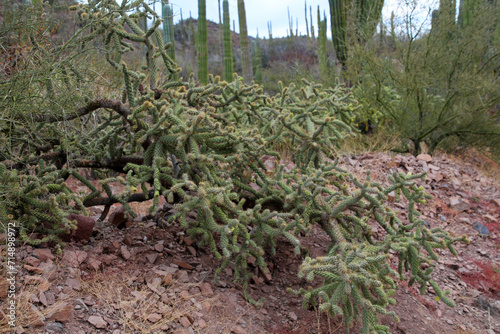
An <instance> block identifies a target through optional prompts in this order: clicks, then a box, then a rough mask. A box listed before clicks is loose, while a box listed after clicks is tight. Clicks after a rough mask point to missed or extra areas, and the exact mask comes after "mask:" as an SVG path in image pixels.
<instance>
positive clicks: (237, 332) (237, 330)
mask: <svg viewBox="0 0 500 334" xmlns="http://www.w3.org/2000/svg"><path fill="white" fill-rule="evenodd" d="M231 333H234V334H247V331H246V330H245V329H243V328H242V327H240V326H236V327H234V328H232V329H231Z"/></svg>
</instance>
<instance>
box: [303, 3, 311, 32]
mask: <svg viewBox="0 0 500 334" xmlns="http://www.w3.org/2000/svg"><path fill="white" fill-rule="evenodd" d="M304 13H305V17H306V33H307V39H309V38H311V37H310V35H309V22H308V21H307V1H304Z"/></svg>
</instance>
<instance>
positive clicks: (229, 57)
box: [222, 0, 234, 82]
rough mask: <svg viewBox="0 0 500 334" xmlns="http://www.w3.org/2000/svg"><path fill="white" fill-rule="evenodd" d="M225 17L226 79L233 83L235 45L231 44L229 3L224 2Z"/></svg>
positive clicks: (226, 0)
mask: <svg viewBox="0 0 500 334" xmlns="http://www.w3.org/2000/svg"><path fill="white" fill-rule="evenodd" d="M222 11H223V17H224V79H225V80H226V81H227V82H231V81H233V72H234V70H233V45H232V43H231V27H230V21H229V20H230V19H229V1H228V0H224V1H223V2H222Z"/></svg>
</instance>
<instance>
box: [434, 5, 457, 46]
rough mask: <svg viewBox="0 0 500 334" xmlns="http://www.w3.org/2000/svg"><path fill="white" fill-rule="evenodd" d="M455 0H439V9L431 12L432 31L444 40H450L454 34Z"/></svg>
mask: <svg viewBox="0 0 500 334" xmlns="http://www.w3.org/2000/svg"><path fill="white" fill-rule="evenodd" d="M455 17H456V0H440V1H439V10H434V11H433V12H432V30H431V31H432V32H433V33H434V34H438V35H439V36H441V37H442V38H444V40H447V41H451V40H452V39H453V37H454V36H455V31H456V24H455Z"/></svg>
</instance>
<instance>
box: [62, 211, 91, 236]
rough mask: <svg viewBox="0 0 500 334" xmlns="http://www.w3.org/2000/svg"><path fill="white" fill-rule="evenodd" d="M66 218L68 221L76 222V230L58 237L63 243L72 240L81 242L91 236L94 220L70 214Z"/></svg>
mask: <svg viewBox="0 0 500 334" xmlns="http://www.w3.org/2000/svg"><path fill="white" fill-rule="evenodd" d="M67 218H68V219H69V220H74V221H76V229H75V230H73V231H71V232H66V233H64V234H61V235H60V237H61V239H62V240H63V241H67V242H69V241H71V240H74V241H76V242H78V241H82V240H89V239H90V237H91V236H92V231H93V230H94V226H95V219H94V218H91V217H86V216H82V215H77V214H74V213H70V214H69V215H68V216H67Z"/></svg>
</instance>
